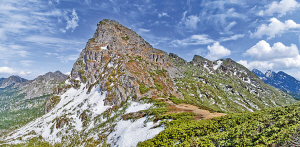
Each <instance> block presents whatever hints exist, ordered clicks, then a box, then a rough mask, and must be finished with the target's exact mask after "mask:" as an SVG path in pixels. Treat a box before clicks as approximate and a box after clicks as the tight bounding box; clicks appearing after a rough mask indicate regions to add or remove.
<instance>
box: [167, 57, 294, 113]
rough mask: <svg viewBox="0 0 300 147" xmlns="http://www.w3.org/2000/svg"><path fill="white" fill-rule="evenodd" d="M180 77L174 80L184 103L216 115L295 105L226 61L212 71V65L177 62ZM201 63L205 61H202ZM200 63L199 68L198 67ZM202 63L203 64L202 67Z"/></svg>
mask: <svg viewBox="0 0 300 147" xmlns="http://www.w3.org/2000/svg"><path fill="white" fill-rule="evenodd" d="M171 60H172V61H173V63H174V65H175V66H176V67H178V68H179V69H181V71H182V72H183V76H181V77H177V78H174V81H175V83H176V86H177V87H178V91H179V92H181V93H182V94H183V96H184V99H185V101H187V102H189V103H190V104H193V105H196V106H199V107H201V108H203V109H207V110H210V111H216V112H244V111H257V110H261V109H264V108H272V107H277V106H285V105H289V104H292V103H294V102H296V101H295V100H294V99H293V98H292V97H291V96H289V95H287V94H286V93H284V92H282V91H278V90H276V89H274V88H272V87H271V86H268V85H266V84H264V83H263V82H262V81H261V80H260V79H259V78H258V77H257V76H256V75H255V74H253V73H252V72H250V71H249V70H248V69H246V68H245V67H243V66H242V65H240V64H238V63H235V62H234V61H232V60H230V59H227V60H222V68H221V67H220V68H219V69H213V68H212V66H213V65H212V62H211V61H208V60H207V61H206V60H205V59H204V58H203V59H201V60H205V63H201V61H198V62H199V63H198V62H196V61H195V62H196V63H187V64H184V63H183V62H178V61H176V62H175V60H174V59H173V58H171ZM203 62H204V61H203ZM199 64H200V65H199ZM202 64H205V65H202Z"/></svg>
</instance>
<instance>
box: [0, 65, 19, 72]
mask: <svg viewBox="0 0 300 147" xmlns="http://www.w3.org/2000/svg"><path fill="white" fill-rule="evenodd" d="M0 73H2V74H15V73H17V71H15V70H14V69H12V68H10V67H7V66H3V67H0Z"/></svg>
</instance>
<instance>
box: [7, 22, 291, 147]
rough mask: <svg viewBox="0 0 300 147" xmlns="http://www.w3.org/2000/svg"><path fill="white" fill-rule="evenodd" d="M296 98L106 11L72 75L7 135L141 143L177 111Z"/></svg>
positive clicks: (196, 113)
mask: <svg viewBox="0 0 300 147" xmlns="http://www.w3.org/2000/svg"><path fill="white" fill-rule="evenodd" d="M294 102H295V100H294V99H293V98H292V97H291V96H290V95H288V94H286V93H284V92H283V91H278V90H276V89H274V88H273V87H271V86H269V85H266V84H264V83H263V82H262V81H261V80H260V79H259V78H258V77H257V76H256V75H255V74H253V73H252V72H251V71H249V70H248V69H247V68H245V67H244V66H242V65H240V64H238V63H236V62H235V61H233V60H232V59H220V60H216V61H210V60H207V59H205V58H203V57H201V56H198V55H195V56H194V58H193V60H192V61H191V62H187V61H185V60H184V59H182V58H180V57H179V56H178V55H176V54H172V53H170V54H169V55H168V54H167V53H166V52H164V51H161V50H158V49H154V48H153V47H152V46H151V45H150V44H149V43H147V42H146V41H145V40H144V39H142V38H141V37H140V36H139V35H138V34H137V33H135V32H134V31H132V30H130V29H128V28H126V27H124V26H122V25H121V24H119V23H118V22H116V21H113V20H108V19H105V20H102V21H100V22H99V23H98V24H97V29H96V32H95V34H94V37H93V38H91V39H89V40H88V42H87V44H86V47H85V48H84V49H83V50H82V52H81V53H80V55H79V58H78V59H77V60H76V62H75V63H74V65H73V68H72V71H71V75H70V77H69V78H68V79H67V80H66V81H65V82H62V83H61V84H59V85H58V86H57V87H55V88H54V94H53V95H52V96H51V97H50V98H49V100H48V101H47V104H46V105H45V113H46V114H45V115H43V116H42V117H39V118H37V119H36V120H34V121H32V122H30V123H28V124H27V125H25V126H23V127H22V128H20V129H18V130H15V131H14V132H12V133H10V134H8V135H7V136H5V137H4V138H3V139H2V140H5V143H15V142H21V143H26V142H30V141H32V140H30V139H31V138H33V139H37V140H38V141H42V142H48V143H49V144H52V145H58V146H89V145H90V146H97V145H101V146H102V145H103V146H106V145H109V146H136V145H138V143H139V142H142V141H145V140H147V139H151V138H153V137H155V135H157V134H159V133H160V132H161V131H163V130H164V129H165V128H166V127H167V126H168V125H164V124H165V123H167V122H169V121H170V120H176V118H177V115H178V116H179V115H182V116H186V115H187V117H186V118H184V119H183V120H191V119H193V120H199V119H209V118H213V117H217V116H224V115H226V114H225V113H227V112H245V111H250V112H253V111H257V110H261V109H263V108H270V107H276V106H285V105H288V104H292V103H294ZM211 112H219V113H211ZM221 112H222V113H221ZM171 123H172V121H171ZM218 129H219V128H218ZM171 132H172V131H171ZM175 142H176V140H175ZM173 144H174V143H173ZM176 144H177V143H176Z"/></svg>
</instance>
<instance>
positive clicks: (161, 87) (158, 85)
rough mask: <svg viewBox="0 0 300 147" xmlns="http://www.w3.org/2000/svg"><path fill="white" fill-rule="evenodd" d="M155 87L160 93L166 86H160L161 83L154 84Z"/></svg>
mask: <svg viewBox="0 0 300 147" xmlns="http://www.w3.org/2000/svg"><path fill="white" fill-rule="evenodd" d="M154 85H155V86H156V89H157V90H158V91H161V90H162V89H164V86H163V85H162V84H160V83H154Z"/></svg>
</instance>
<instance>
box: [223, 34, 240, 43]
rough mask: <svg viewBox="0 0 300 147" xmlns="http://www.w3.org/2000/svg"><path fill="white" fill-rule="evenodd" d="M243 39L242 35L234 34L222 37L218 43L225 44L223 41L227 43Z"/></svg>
mask: <svg viewBox="0 0 300 147" xmlns="http://www.w3.org/2000/svg"><path fill="white" fill-rule="evenodd" d="M243 37H244V34H235V35H232V36H230V37H222V38H221V39H220V42H225V41H229V40H237V39H239V38H243Z"/></svg>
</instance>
